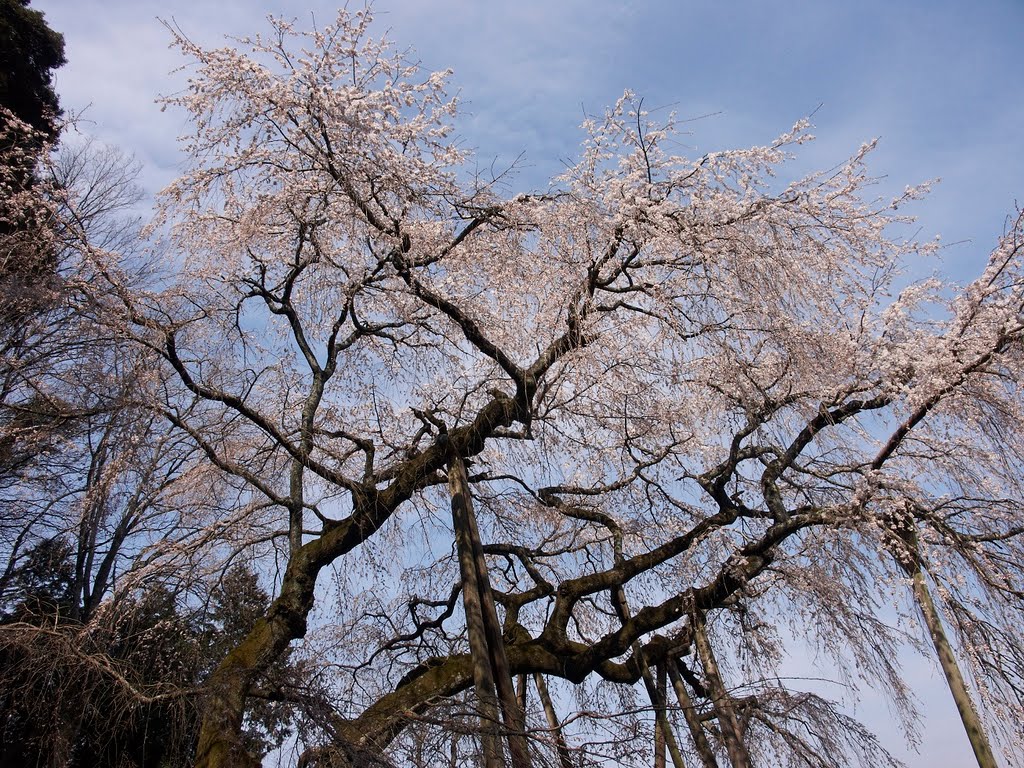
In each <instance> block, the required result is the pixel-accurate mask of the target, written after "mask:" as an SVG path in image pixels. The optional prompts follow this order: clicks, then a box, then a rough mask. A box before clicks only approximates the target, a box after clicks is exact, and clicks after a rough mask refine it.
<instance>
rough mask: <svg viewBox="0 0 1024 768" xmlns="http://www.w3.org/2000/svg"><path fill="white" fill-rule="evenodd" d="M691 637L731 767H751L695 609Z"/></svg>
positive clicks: (734, 712) (737, 724)
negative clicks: (705, 678)
mask: <svg viewBox="0 0 1024 768" xmlns="http://www.w3.org/2000/svg"><path fill="white" fill-rule="evenodd" d="M693 639H694V645H695V646H696V647H697V656H698V658H699V659H700V663H701V665H702V666H703V667H704V676H705V677H707V679H708V692H709V693H710V694H711V703H712V705H713V706H714V708H715V714H716V715H717V716H718V726H719V728H720V729H721V731H722V741H724V742H725V751H726V752H727V753H728V755H729V760H730V761H731V762H732V766H733V768H750V766H751V764H750V754H749V753H748V752H747V746H746V744H744V742H743V729H742V728H741V727H740V723H739V720H738V719H737V717H736V710H735V708H734V707H733V705H732V703H733V702H732V696H730V695H729V692H728V691H727V690H726V688H725V685H724V684H723V683H722V676H721V674H720V673H719V671H718V662H717V661H716V660H715V654H714V651H713V650H712V649H711V643H710V642H709V641H708V633H707V625H706V624H705V622H704V614H703V613H701V612H697V613H695V614H694V616H693Z"/></svg>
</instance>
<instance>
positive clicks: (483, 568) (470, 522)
mask: <svg viewBox="0 0 1024 768" xmlns="http://www.w3.org/2000/svg"><path fill="white" fill-rule="evenodd" d="M448 485H449V489H450V491H451V495H452V522H453V525H454V526H455V541H456V546H457V547H459V564H460V569H461V567H462V563H463V560H466V562H467V568H468V569H469V570H470V571H472V584H473V587H472V588H473V589H475V590H476V600H475V601H474V603H475V606H477V607H478V608H479V614H480V619H481V622H480V623H481V625H482V629H483V635H484V643H483V648H481V649H479V652H480V653H483V654H484V655H483V656H481V657H480V658H481V659H482V660H485V661H486V663H487V665H488V666H489V668H490V671H491V676H490V680H491V683H492V685H493V687H492V688H491V689H490V690H492V691H494V692H495V694H496V698H497V702H498V704H499V706H500V708H501V714H502V717H503V719H504V722H505V729H506V737H507V739H508V745H509V753H510V755H511V757H512V765H513V767H514V768H531V760H530V752H529V742H528V741H527V738H526V716H525V714H524V712H523V709H522V708H521V707H520V705H519V698H518V696H517V695H516V691H515V688H514V686H513V684H512V673H511V670H510V669H509V666H508V657H507V655H506V654H505V639H504V637H503V636H502V631H501V623H500V622H499V620H498V611H497V608H496V607H495V603H494V593H493V591H492V590H491V581H490V577H489V576H488V573H487V560H486V558H485V557H484V549H483V544H482V543H481V541H480V530H479V528H478V527H477V523H476V515H475V514H474V512H473V501H472V497H471V495H470V490H469V477H468V475H467V474H466V463H465V461H463V459H462V457H460V456H458V455H455V454H453V455H452V456H451V457H450V459H449V465H448ZM456 506H458V507H459V512H458V514H456ZM463 548H465V550H466V551H465V552H463ZM465 578H466V575H465V573H464V574H463V595H465V594H466V591H467V587H466V581H465ZM467 621H468V605H467ZM467 626H468V623H467ZM470 652H471V653H472V654H473V666H474V670H475V668H476V666H477V656H476V654H477V653H478V649H476V648H474V647H473V644H472V643H470ZM488 768H490V766H488Z"/></svg>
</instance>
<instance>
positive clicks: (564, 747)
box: [533, 672, 573, 768]
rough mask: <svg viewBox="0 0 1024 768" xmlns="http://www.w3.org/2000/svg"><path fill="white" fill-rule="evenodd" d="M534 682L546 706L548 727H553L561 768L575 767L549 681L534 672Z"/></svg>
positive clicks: (538, 695) (545, 715) (552, 731)
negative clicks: (557, 713)
mask: <svg viewBox="0 0 1024 768" xmlns="http://www.w3.org/2000/svg"><path fill="white" fill-rule="evenodd" d="M533 682H534V684H535V685H536V686H537V698H539V699H540V703H541V706H542V707H544V717H545V718H547V721H548V728H550V729H551V733H552V735H553V736H554V738H555V749H556V750H558V764H559V765H560V766H561V768H573V764H572V753H571V752H569V745H568V744H566V743H565V736H564V735H563V734H562V724H561V722H559V720H558V715H556V714H555V705H554V702H552V701H551V694H550V693H548V686H547V683H545V682H544V677H543V675H541V674H539V673H536V672H535V673H534V675H533Z"/></svg>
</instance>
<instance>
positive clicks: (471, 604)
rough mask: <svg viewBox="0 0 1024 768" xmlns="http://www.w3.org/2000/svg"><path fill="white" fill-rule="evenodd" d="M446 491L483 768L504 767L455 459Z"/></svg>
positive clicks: (460, 468)
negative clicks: (477, 710)
mask: <svg viewBox="0 0 1024 768" xmlns="http://www.w3.org/2000/svg"><path fill="white" fill-rule="evenodd" d="M448 488H449V491H450V492H451V497H452V526H453V528H454V530H455V550H456V553H457V554H458V558H459V573H460V575H461V576H462V604H463V608H464V610H465V613H466V632H467V634H468V635H469V653H470V656H471V658H472V660H473V685H474V687H475V688H476V698H477V707H478V708H479V710H480V747H481V750H482V752H483V758H484V767H485V768H504V763H505V761H504V759H503V756H502V748H501V740H500V737H499V735H498V734H499V729H498V726H499V721H498V701H497V695H496V693H495V691H496V688H495V684H494V672H493V670H492V667H491V662H490V653H489V652H488V648H487V632H486V630H485V629H484V618H483V609H482V607H481V605H480V602H481V601H480V587H479V584H478V581H477V567H476V559H475V558H474V556H473V542H472V539H471V535H470V527H469V519H470V517H471V516H472V510H473V508H472V502H471V501H470V498H469V481H468V479H467V478H466V465H465V463H464V462H463V461H462V459H461V458H459V457H457V456H456V457H454V458H453V459H452V461H451V462H450V463H449V465H448Z"/></svg>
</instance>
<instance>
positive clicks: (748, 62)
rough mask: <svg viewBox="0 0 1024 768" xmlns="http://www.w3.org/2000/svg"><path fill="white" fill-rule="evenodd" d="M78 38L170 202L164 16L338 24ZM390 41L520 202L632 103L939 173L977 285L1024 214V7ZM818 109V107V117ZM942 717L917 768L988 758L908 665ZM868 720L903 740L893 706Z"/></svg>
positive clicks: (414, 8)
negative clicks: (869, 144) (446, 100)
mask: <svg viewBox="0 0 1024 768" xmlns="http://www.w3.org/2000/svg"><path fill="white" fill-rule="evenodd" d="M32 5H33V7H35V8H38V9H39V10H42V11H44V12H45V13H46V15H47V19H48V21H49V23H50V25H51V26H52V27H53V28H54V29H56V30H58V31H60V32H62V33H63V34H64V35H65V39H66V42H67V57H68V61H69V63H68V65H67V66H66V67H65V68H64V69H62V70H61V71H60V72H58V74H57V78H56V82H57V89H58V91H59V93H60V96H61V99H62V103H63V105H64V107H65V109H66V110H68V111H72V112H78V111H80V110H82V109H83V108H85V107H86V106H88V109H87V111H86V112H85V117H86V119H87V120H88V121H90V122H89V123H87V124H86V125H85V128H86V129H87V130H88V131H90V132H91V133H93V134H95V135H98V136H99V137H100V138H102V139H104V140H105V141H107V142H109V143H112V144H116V145H118V146H120V147H122V148H123V149H125V150H127V151H129V152H133V153H134V154H135V155H136V156H137V158H138V159H139V160H140V161H141V162H142V163H143V165H144V171H143V176H142V181H143V183H144V185H145V186H146V187H147V188H148V189H149V190H150V191H155V190H156V189H158V188H159V187H160V186H162V185H163V184H165V183H166V182H168V181H169V180H170V179H171V178H172V177H173V176H174V173H175V168H176V166H177V163H178V162H179V160H180V158H179V156H178V154H177V147H176V144H175V140H174V139H175V136H176V134H177V133H178V132H179V130H180V128H181V122H180V116H179V115H175V114H173V113H171V112H167V113H161V112H160V110H159V107H158V106H156V105H155V104H154V103H153V100H154V98H155V97H156V96H157V95H158V94H161V93H165V94H166V93H170V92H173V91H174V90H175V88H176V85H175V83H176V82H180V80H177V81H176V80H175V79H174V76H171V75H169V73H170V71H171V70H172V69H173V68H174V67H176V66H177V65H178V64H179V63H180V62H179V60H178V59H177V57H176V54H175V53H174V52H173V51H170V50H168V47H167V45H168V41H169V35H168V34H167V31H166V30H165V29H164V28H163V27H162V26H161V25H160V24H159V23H158V21H157V19H158V18H163V19H166V20H170V19H173V20H174V21H175V22H176V23H177V24H178V25H179V26H180V27H181V28H182V29H183V30H184V31H185V32H186V33H187V34H188V35H189V36H190V37H191V38H193V39H194V40H196V41H198V42H205V43H218V44H219V42H220V40H221V36H222V35H223V34H226V33H230V34H246V33H249V32H253V31H257V30H258V29H260V28H261V24H262V19H263V17H265V16H266V14H267V13H275V14H281V15H286V16H289V17H295V18H297V19H298V21H299V22H300V24H301V23H303V22H309V21H311V19H312V18H314V17H315V18H316V19H317V20H318V21H319V22H321V23H327V22H328V21H329V20H331V19H332V18H333V17H334V7H335V6H334V4H332V3H323V2H320V0H307V2H306V3H305V4H302V5H301V6H299V5H297V4H295V3H282V2H280V0H275V1H274V2H267V1H266V0H262V1H261V2H250V1H249V0H214V2H207V3H195V2H184V1H183V0H163V2H154V1H153V0H131V1H127V0H103V1H102V2H101V1H100V0H33V3H32ZM376 11H377V14H378V22H379V29H385V28H390V30H391V36H392V37H393V38H394V39H395V41H396V42H398V43H399V44H400V45H401V46H402V47H405V46H412V47H414V48H415V50H416V53H417V55H418V57H419V58H420V59H421V60H422V62H423V64H424V66H426V67H427V68H430V69H445V68H448V67H451V68H453V69H454V70H455V75H454V77H453V81H452V82H453V86H454V87H455V88H457V89H458V90H459V91H460V93H461V98H462V100H463V119H462V120H461V121H460V124H459V131H460V135H461V136H462V137H463V139H464V140H465V142H466V143H467V144H468V145H469V146H472V147H476V148H477V150H478V162H479V163H480V164H481V165H482V166H488V165H490V164H491V162H492V161H495V162H496V165H497V166H498V167H502V166H504V165H508V164H509V163H510V162H512V161H513V160H514V159H515V158H517V157H519V156H520V155H521V154H522V155H523V160H522V163H521V166H520V168H521V170H520V172H519V175H518V177H517V179H516V180H515V182H514V184H515V187H516V188H517V189H529V188H543V187H544V186H546V183H547V179H548V178H550V177H551V176H553V175H555V174H557V173H558V172H559V171H560V170H561V168H562V167H563V161H565V160H567V159H569V158H571V157H573V155H574V153H575V148H576V146H577V143H578V140H579V138H580V133H579V131H578V128H577V126H578V125H579V123H580V122H581V119H582V117H583V113H584V110H586V111H587V112H590V113H599V112H601V111H602V110H603V108H604V107H605V106H606V105H608V104H611V103H613V102H614V101H615V99H616V98H617V97H618V96H619V95H621V93H622V91H623V90H624V89H626V88H629V89H632V90H634V91H635V92H637V93H638V94H639V95H640V96H643V97H644V99H645V104H646V105H648V106H650V107H652V108H653V107H659V106H665V107H668V108H671V109H674V110H675V111H676V112H677V113H678V114H679V116H680V117H681V118H684V119H687V118H700V117H702V116H704V115H710V116H709V117H703V119H697V120H694V121H693V122H692V123H689V128H690V129H691V133H690V134H689V135H687V136H685V137H683V138H682V139H681V144H682V147H683V151H685V152H686V153H688V154H695V155H699V154H703V153H704V152H706V151H713V150H717V149H723V148H727V147H740V146H748V145H753V144H762V143H766V142H769V141H770V140H771V139H772V138H774V137H775V136H776V135H777V134H779V133H781V132H783V131H785V130H786V129H788V128H789V127H790V126H791V125H792V124H793V122H795V121H796V120H797V119H799V118H801V117H803V116H805V115H808V114H810V113H811V112H815V114H814V118H813V120H814V123H815V126H816V128H815V131H814V132H815V134H816V135H817V136H818V137H819V139H818V141H816V142H814V143H813V144H812V145H811V146H809V147H806V148H805V150H804V151H803V152H802V155H801V158H802V159H801V160H800V163H799V166H800V167H803V168H805V169H810V168H816V167H830V166H832V165H834V164H836V163H837V162H839V161H841V160H842V159H844V158H845V157H846V156H848V155H850V154H852V153H853V152H854V151H855V150H856V149H857V147H859V146H860V144H861V143H862V142H863V141H866V140H869V139H872V138H874V137H880V139H881V142H880V145H879V149H878V150H877V152H876V153H875V155H874V157H873V160H872V161H871V167H872V169H873V170H874V172H875V173H876V174H877V175H879V176H883V177H884V178H883V179H882V181H881V182H880V186H879V193H880V194H883V195H885V196H889V195H891V194H893V193H895V192H897V191H899V190H902V189H903V187H904V186H905V185H907V184H915V183H918V182H920V181H923V180H925V179H931V178H936V177H940V178H941V179H942V183H941V184H939V185H938V186H937V187H936V189H935V191H934V192H933V193H932V194H931V196H930V197H929V198H928V199H926V200H925V201H924V202H922V203H920V204H919V205H918V206H917V207H916V209H915V210H914V212H916V213H917V214H918V216H919V219H920V225H921V230H922V234H923V235H924V236H926V237H931V236H933V235H936V234H940V235H941V236H942V239H943V241H944V242H945V243H947V244H949V247H948V248H947V249H946V250H945V251H944V253H943V262H944V263H943V264H942V265H939V266H937V265H934V264H928V265H924V264H919V265H912V267H913V269H914V270H915V271H916V272H918V273H927V272H931V271H932V270H933V269H940V270H941V271H943V272H945V273H947V274H950V275H951V276H953V277H956V278H958V279H961V280H965V279H969V278H970V277H971V276H973V275H974V274H976V273H977V272H979V271H980V269H981V267H982V265H983V264H984V261H985V258H986V256H987V253H988V250H989V249H990V248H991V246H992V245H993V244H994V242H995V240H996V238H997V237H998V235H999V233H1000V232H1001V230H1002V227H1003V224H1004V222H1005V220H1006V217H1007V216H1008V215H1010V214H1011V213H1012V212H1013V210H1014V207H1015V203H1020V204H1022V205H1024V62H1022V59H1024V54H1022V50H1024V48H1022V45H1021V39H1022V32H1024V0H975V1H974V2H970V3H968V2H965V1H964V0H960V1H958V2H954V1H953V0H945V1H943V0H931V1H930V2H923V0H922V1H921V2H917V1H914V0H888V2H884V1H882V0H861V2H857V3H852V2H832V1H830V0H818V1H817V2H815V1H813V0H795V1H792V2H788V3H779V2H774V3H769V2H755V1H754V0H732V1H731V2H727V1H725V0H723V1H720V2H713V1H712V0H702V1H699V2H679V1H677V2H672V1H671V0H650V1H649V2H606V1H605V0H589V1H586V2H584V1H583V0H519V2H517V3H502V4H498V3H483V2H471V1H470V0H431V1H430V2H427V1H426V0H420V1H418V2H417V1H416V0H393V1H392V2H384V1H383V0H382V1H381V2H378V3H377V5H376ZM815 110H816V111H815ZM906 663H907V666H908V670H909V672H910V674H911V676H912V677H913V678H914V679H915V680H917V681H919V682H921V687H920V688H919V696H920V698H921V699H922V701H923V703H925V704H926V705H927V706H926V708H925V717H926V721H925V730H924V733H923V738H924V743H923V745H922V751H921V753H920V755H913V754H907V755H906V760H907V762H908V763H909V764H910V765H912V766H933V767H934V768H943V767H944V766H949V767H952V766H956V765H965V764H968V763H969V762H970V760H971V758H970V755H969V752H968V751H967V747H966V744H965V740H964V739H963V737H962V734H961V732H960V726H959V723H958V722H957V721H956V720H955V717H956V715H955V713H954V712H953V710H952V706H951V705H949V704H948V703H947V695H946V694H945V692H944V690H943V689H942V687H941V686H940V685H938V673H937V671H935V670H934V668H933V667H932V665H930V663H928V662H925V661H923V660H920V659H909V658H908V660H907V662H906ZM858 714H859V715H861V716H862V717H864V718H865V719H866V720H868V721H869V722H870V723H871V724H872V726H873V727H876V728H878V729H879V730H880V731H882V732H884V733H886V734H887V735H888V739H887V742H888V744H889V745H890V746H891V747H892V748H893V749H894V751H895V752H896V753H897V754H906V753H903V752H902V751H901V749H900V745H899V744H898V742H897V741H896V736H895V732H894V731H892V729H891V728H890V727H889V724H888V721H889V720H891V718H890V717H889V715H888V712H887V711H886V709H885V705H884V703H883V702H880V701H878V700H875V699H873V698H872V697H871V695H870V692H869V693H867V694H866V695H865V696H864V698H863V699H862V701H861V705H860V707H859V709H858Z"/></svg>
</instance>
